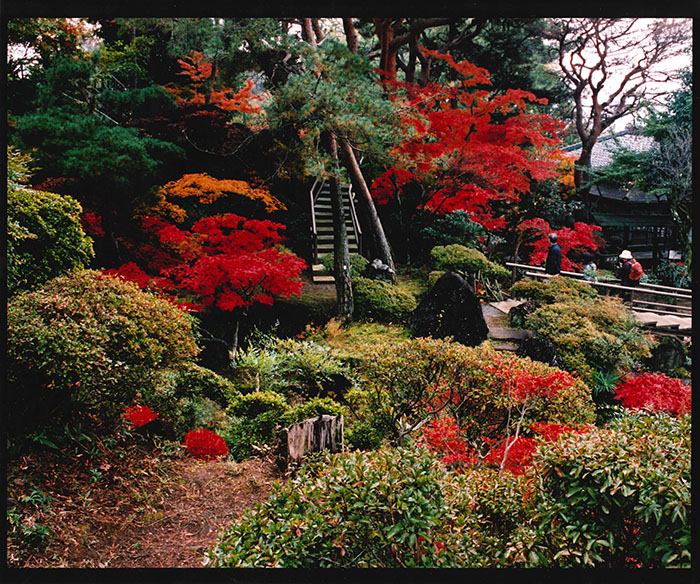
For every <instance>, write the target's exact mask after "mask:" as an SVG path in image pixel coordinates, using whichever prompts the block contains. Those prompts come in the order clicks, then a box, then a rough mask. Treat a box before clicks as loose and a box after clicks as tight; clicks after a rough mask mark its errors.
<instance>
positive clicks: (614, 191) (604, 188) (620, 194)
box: [590, 183, 666, 203]
mask: <svg viewBox="0 0 700 584" xmlns="http://www.w3.org/2000/svg"><path fill="white" fill-rule="evenodd" d="M590 193H591V194H592V195H597V196H599V197H603V198H604V199H615V200H617V201H625V202H629V203H659V202H662V201H665V200H666V195H661V196H660V197H659V198H657V197H656V196H655V195H650V194H649V193H646V192H644V191H640V190H639V189H638V188H636V187H632V188H630V189H621V188H617V187H614V186H611V185H609V184H605V183H598V184H594V185H593V186H592V187H591V190H590Z"/></svg>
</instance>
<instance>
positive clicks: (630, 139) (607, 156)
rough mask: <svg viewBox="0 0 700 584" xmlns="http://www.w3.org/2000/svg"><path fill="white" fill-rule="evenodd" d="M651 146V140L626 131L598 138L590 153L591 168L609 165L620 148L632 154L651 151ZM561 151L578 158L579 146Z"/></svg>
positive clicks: (568, 147) (652, 140)
mask: <svg viewBox="0 0 700 584" xmlns="http://www.w3.org/2000/svg"><path fill="white" fill-rule="evenodd" d="M653 144H654V139H653V138H650V137H649V136H639V135H636V134H631V133H630V132H629V131H628V130H625V131H624V132H619V133H617V134H610V135H608V136H605V137H602V138H598V141H597V142H596V143H595V145H594V146H593V152H592V153H591V168H600V167H602V166H607V165H608V164H610V162H611V161H612V155H613V153H614V152H615V151H617V150H618V149H619V148H620V147H624V148H627V149H629V150H632V151H634V152H646V151H647V150H650V149H651V147H652V146H653ZM563 150H564V151H565V152H568V153H569V154H573V155H574V156H576V157H578V156H579V155H580V154H581V144H574V145H573V146H567V147H566V148H563Z"/></svg>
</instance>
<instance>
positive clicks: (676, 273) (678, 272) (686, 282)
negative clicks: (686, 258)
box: [653, 259, 693, 288]
mask: <svg viewBox="0 0 700 584" xmlns="http://www.w3.org/2000/svg"><path fill="white" fill-rule="evenodd" d="M653 275H654V276H655V277H656V279H657V281H658V283H659V284H664V285H666V286H673V287H675V288H690V287H692V284H693V283H692V280H691V276H692V272H691V271H690V270H689V269H688V265H687V264H684V263H683V262H680V261H674V260H667V259H662V260H661V261H659V263H658V264H657V266H656V267H655V268H654V273H653Z"/></svg>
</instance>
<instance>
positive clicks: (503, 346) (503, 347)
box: [491, 341, 520, 352]
mask: <svg viewBox="0 0 700 584" xmlns="http://www.w3.org/2000/svg"><path fill="white" fill-rule="evenodd" d="M491 346H492V347H493V348H494V349H496V350H497V351H513V352H515V351H517V350H518V347H519V346H520V345H517V344H515V343H511V342H508V341H491Z"/></svg>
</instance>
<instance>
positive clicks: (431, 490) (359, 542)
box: [205, 449, 448, 568]
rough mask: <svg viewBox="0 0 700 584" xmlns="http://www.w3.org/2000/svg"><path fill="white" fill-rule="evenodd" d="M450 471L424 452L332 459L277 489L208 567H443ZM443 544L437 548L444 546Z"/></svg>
mask: <svg viewBox="0 0 700 584" xmlns="http://www.w3.org/2000/svg"><path fill="white" fill-rule="evenodd" d="M443 475H444V470H443V469H441V468H440V466H439V463H438V462H437V459H436V458H435V457H434V456H432V455H431V454H430V453H428V452H427V451H425V450H423V449H397V450H385V451H376V452H371V453H368V454H365V453H362V452H353V453H349V454H336V455H326V456H325V457H324V458H323V459H321V460H320V462H318V463H316V464H313V465H307V466H306V467H305V468H303V469H302V471H301V472H300V473H299V474H298V475H297V476H296V477H295V478H293V479H292V480H290V481H289V482H287V483H284V484H282V485H280V484H279V483H277V484H276V485H275V486H274V487H273V493H272V495H271V496H270V498H269V499H268V500H267V501H265V502H264V503H262V504H260V505H258V506H256V507H255V508H253V509H250V510H248V511H246V512H245V514H244V515H243V517H242V518H241V519H239V520H238V521H235V522H234V523H233V524H232V525H231V526H230V527H228V528H227V529H225V530H224V531H223V532H222V533H221V534H220V535H219V538H218V541H217V543H216V545H215V546H214V547H213V548H211V549H210V550H208V552H207V555H206V559H205V562H206V563H207V565H208V566H210V567H215V568H224V567H226V568H229V567H231V568H232V567H241V568H242V567H255V568H263V567H280V568H312V567H313V568H343V567H372V568H398V567H438V566H442V565H445V561H444V560H443V558H444V557H445V556H444V554H441V553H440V546H438V545H434V541H436V537H437V534H438V533H439V532H440V531H441V530H442V528H443V525H444V524H445V523H446V521H447V520H448V508H447V506H446V505H445V501H444V498H443V496H442V492H441V486H440V482H441V478H442V477H443ZM438 541H439V540H438Z"/></svg>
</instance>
